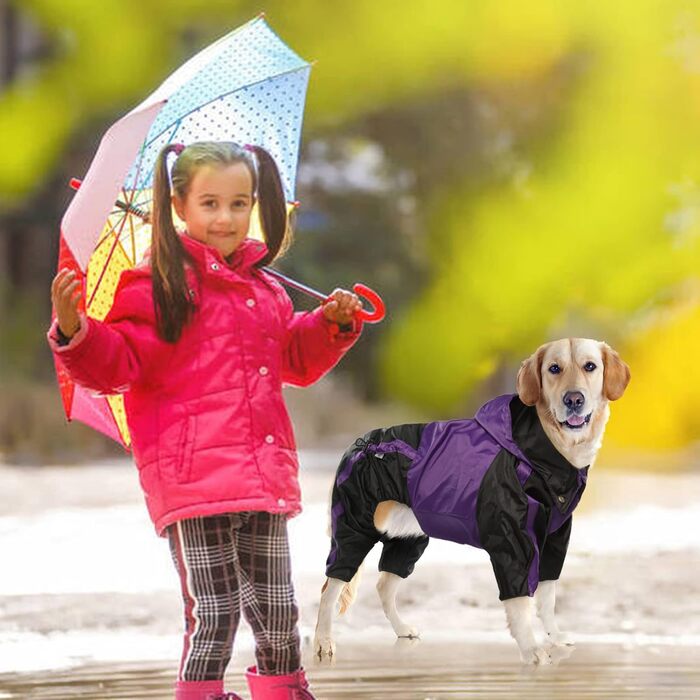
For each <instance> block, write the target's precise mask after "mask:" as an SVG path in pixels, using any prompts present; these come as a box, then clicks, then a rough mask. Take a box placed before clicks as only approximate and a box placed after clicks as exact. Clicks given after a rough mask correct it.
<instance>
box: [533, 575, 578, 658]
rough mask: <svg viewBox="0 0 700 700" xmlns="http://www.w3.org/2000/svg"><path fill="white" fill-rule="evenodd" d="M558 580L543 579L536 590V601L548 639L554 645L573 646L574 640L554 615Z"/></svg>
mask: <svg viewBox="0 0 700 700" xmlns="http://www.w3.org/2000/svg"><path fill="white" fill-rule="evenodd" d="M556 585H557V583H556V581H541V582H540V584H539V586H538V587H537V591H535V602H536V604H537V614H538V615H539V616H540V620H542V625H543V626H544V631H545V632H546V633H547V638H548V640H549V641H550V642H551V643H552V644H553V645H554V646H571V645H573V643H574V642H573V640H572V639H571V638H570V637H569V636H568V635H567V634H565V633H564V632H562V631H561V630H560V629H559V625H557V621H556V619H555V616H554V605H555V601H556Z"/></svg>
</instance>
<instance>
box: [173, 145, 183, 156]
mask: <svg viewBox="0 0 700 700" xmlns="http://www.w3.org/2000/svg"><path fill="white" fill-rule="evenodd" d="M170 150H171V151H172V152H173V153H175V155H178V156H179V155H180V154H181V153H182V152H183V151H184V150H185V144H184V143H171V144H170Z"/></svg>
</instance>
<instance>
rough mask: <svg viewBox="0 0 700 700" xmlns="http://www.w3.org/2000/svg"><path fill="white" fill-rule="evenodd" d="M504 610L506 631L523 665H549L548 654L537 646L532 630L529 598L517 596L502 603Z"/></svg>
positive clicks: (549, 658) (531, 612) (550, 659)
mask: <svg viewBox="0 0 700 700" xmlns="http://www.w3.org/2000/svg"><path fill="white" fill-rule="evenodd" d="M503 605H504V606H505V609H506V619H507V620H508V629H510V633H511V634H512V635H513V639H515V641H516V642H517V644H518V648H519V649H520V658H521V660H522V662H523V663H524V664H551V663H552V658H551V657H550V655H549V652H548V651H547V650H546V649H545V648H544V647H543V646H538V644H537V640H536V639H535V631H534V629H533V628H532V618H533V610H532V600H531V599H530V597H529V596H519V597H518V598H509V599H508V600H504V601H503Z"/></svg>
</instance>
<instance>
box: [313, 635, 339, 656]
mask: <svg viewBox="0 0 700 700" xmlns="http://www.w3.org/2000/svg"><path fill="white" fill-rule="evenodd" d="M314 653H315V655H316V657H317V658H318V660H319V661H323V659H324V658H327V659H331V660H332V659H333V658H334V657H335V642H334V641H333V640H332V639H331V638H330V637H316V638H315V639H314Z"/></svg>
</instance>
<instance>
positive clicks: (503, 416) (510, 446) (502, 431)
mask: <svg viewBox="0 0 700 700" xmlns="http://www.w3.org/2000/svg"><path fill="white" fill-rule="evenodd" d="M514 398H517V394H503V395H502V396H497V397H496V398H495V399H491V401H487V402H486V403H485V404H484V405H483V406H482V407H481V408H480V409H479V410H478V411H477V412H476V416H474V418H475V420H476V421H477V423H479V425H480V426H481V427H482V428H483V429H484V430H485V431H486V432H487V433H488V434H489V435H491V437H492V438H493V439H494V440H495V441H496V442H497V443H498V444H499V445H500V446H501V447H503V448H504V449H506V450H508V452H510V453H511V454H514V455H515V456H516V457H518V458H520V459H522V460H524V461H526V462H529V461H530V460H529V459H527V458H526V457H525V454H524V452H523V450H522V449H521V448H520V446H519V445H518V444H517V442H516V441H515V439H514V438H513V419H512V415H511V411H510V404H511V401H512V400H513V399H514Z"/></svg>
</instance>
